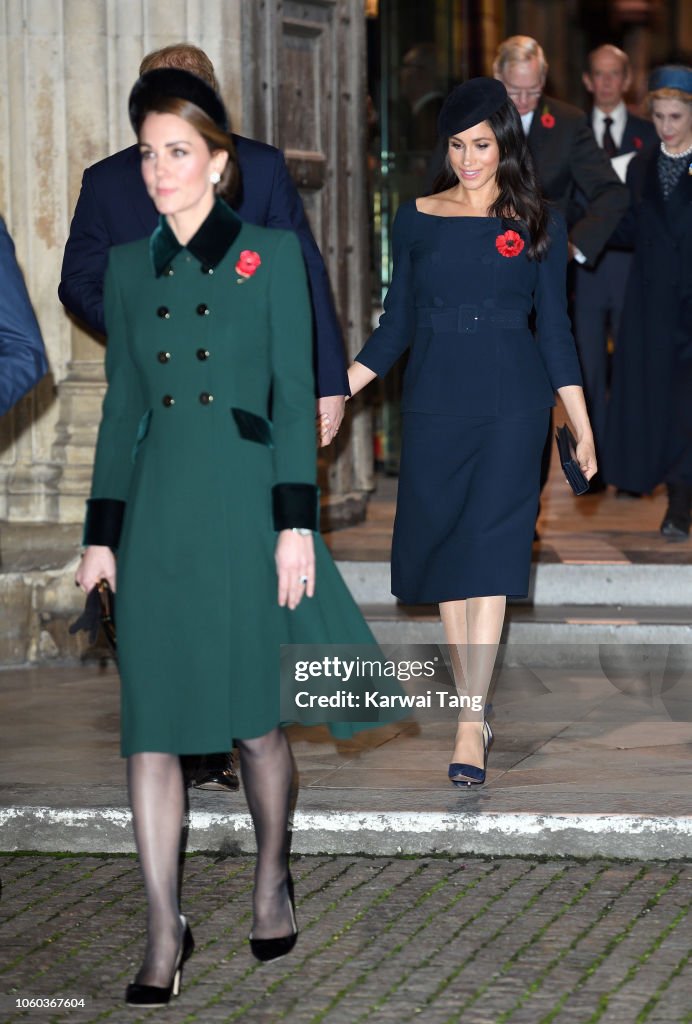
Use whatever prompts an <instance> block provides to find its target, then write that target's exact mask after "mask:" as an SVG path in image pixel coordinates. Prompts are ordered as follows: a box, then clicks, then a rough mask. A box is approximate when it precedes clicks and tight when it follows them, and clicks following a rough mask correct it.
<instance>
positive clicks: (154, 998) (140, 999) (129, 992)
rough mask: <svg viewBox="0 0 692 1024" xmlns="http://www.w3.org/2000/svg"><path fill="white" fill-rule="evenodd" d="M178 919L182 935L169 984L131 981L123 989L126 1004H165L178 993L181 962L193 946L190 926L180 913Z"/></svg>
mask: <svg viewBox="0 0 692 1024" xmlns="http://www.w3.org/2000/svg"><path fill="white" fill-rule="evenodd" d="M180 920H181V922H182V925H183V936H182V938H181V940H180V946H179V948H178V956H177V957H176V961H175V967H174V969H173V977H172V978H171V983H170V985H164V986H160V985H139V984H138V983H137V982H136V981H133V982H132V984H131V985H128V986H127V989H126V990H125V1002H126V1003H127V1005H128V1006H167V1005H168V1003H169V1002H170V1001H171V996H172V995H173V996H177V995H180V983H181V981H182V977H183V964H184V963H185V961H186V960H189V959H190V957H191V956H192V952H193V950H194V948H195V940H194V939H193V938H192V932H191V931H190V926H189V924H188V923H187V921H186V919H185V918H184V917H183V915H182V914H181V915H180Z"/></svg>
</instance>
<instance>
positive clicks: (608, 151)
mask: <svg viewBox="0 0 692 1024" xmlns="http://www.w3.org/2000/svg"><path fill="white" fill-rule="evenodd" d="M612 123H613V119H612V117H604V118H603V124H604V125H605V128H604V129H603V149H604V151H605V155H606V156H607V157H608V159H609V160H612V158H613V157H614V156H617V152H618V148H617V146H616V145H615V139H614V138H613V136H612V135H611V134H610V126H611V124H612Z"/></svg>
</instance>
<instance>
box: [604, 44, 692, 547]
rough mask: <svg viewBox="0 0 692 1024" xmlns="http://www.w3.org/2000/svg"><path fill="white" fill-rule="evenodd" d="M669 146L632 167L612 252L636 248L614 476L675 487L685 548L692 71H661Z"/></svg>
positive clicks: (672, 499)
mask: <svg viewBox="0 0 692 1024" xmlns="http://www.w3.org/2000/svg"><path fill="white" fill-rule="evenodd" d="M647 100H648V104H649V109H650V111H651V118H652V121H653V123H654V127H655V129H656V132H657V134H658V137H659V139H660V145H658V146H656V147H655V148H654V149H653V150H650V151H648V152H643V153H641V154H640V155H638V156H636V157H635V158H634V159H633V160H632V161H631V163H630V165H629V168H628V172H627V184H628V185H629V187H630V190H631V193H632V205H631V208H630V211H629V213H628V214H627V216H626V217H625V218H624V220H623V222H622V224H621V225H620V227H619V228H618V230H617V232H616V233H615V235H614V236H613V239H612V240H611V244H612V243H614V244H616V245H623V246H628V247H631V248H633V249H634V259H633V263H632V270H631V271H630V275H629V279H628V283H627V292H626V295H625V302H624V307H623V313H622V321H621V325H620V331H619V334H618V338H617V343H616V348H615V357H614V362H613V380H612V388H611V400H610V406H609V410H608V431H607V435H606V444H605V450H604V462H605V474H604V475H605V478H606V479H607V480H608V481H610V482H611V483H613V484H615V485H616V487H619V488H621V489H623V490H627V491H638V492H649V491H652V490H653V489H654V488H655V487H656V486H657V485H658V484H661V483H665V484H666V487H667V490H668V508H667V510H666V513H665V515H664V518H663V522H662V523H661V533H662V534H663V536H664V537H666V538H667V539H668V540H671V541H684V540H686V539H687V537H688V536H689V532H690V510H691V508H692V68H689V67H683V66H681V65H674V64H669V65H666V66H664V67H661V68H658V69H656V70H655V71H654V72H652V74H651V77H650V79H649V93H648V97H647Z"/></svg>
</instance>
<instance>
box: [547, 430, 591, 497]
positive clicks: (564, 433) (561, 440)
mask: <svg viewBox="0 0 692 1024" xmlns="http://www.w3.org/2000/svg"><path fill="white" fill-rule="evenodd" d="M555 440H556V441H557V450H558V453H559V455H560V465H561V466H562V472H563V473H564V474H565V477H566V479H567V483H568V484H569V485H570V487H571V488H572V490H573V491H574V493H575V494H585V493H586V491H588V489H589V481H588V480H587V479H586V477H585V476H584V474H583V473H582V471H581V469H580V468H579V463H578V462H577V459H576V449H577V442H576V441H575V440H574V434H573V433H572V431H571V430H570V429H569V427H568V426H567V424H566V423H565V424H564V425H563V426H562V427H558V428H557V430H556V431H555Z"/></svg>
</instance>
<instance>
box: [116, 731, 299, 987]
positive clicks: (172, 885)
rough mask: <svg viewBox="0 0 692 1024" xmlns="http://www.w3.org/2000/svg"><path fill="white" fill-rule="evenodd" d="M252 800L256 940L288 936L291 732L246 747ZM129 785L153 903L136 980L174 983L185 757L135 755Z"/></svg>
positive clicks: (242, 744)
mask: <svg viewBox="0 0 692 1024" xmlns="http://www.w3.org/2000/svg"><path fill="white" fill-rule="evenodd" d="M238 748H239V750H240V763H241V771H242V778H243V786H244V789H245V795H246V798H247V802H248V807H249V809H250V815H251V816H252V822H253V825H254V828H255V838H256V841H257V865H256V868H255V890H254V897H253V924H252V934H253V937H254V938H256V939H268V938H274V937H275V936H279V935H288V934H289V933H290V932H291V931H292V919H291V914H290V909H289V901H288V890H287V884H286V883H287V879H288V859H287V854H288V814H289V807H290V800H291V790H292V782H293V758H292V755H291V748H290V746H289V743H288V740H287V739H286V736H285V734H284V732H283V731H282V730H281V729H279V728H276V729H272V731H271V732H269V733H266V735H264V736H258V737H257V738H255V739H251V740H239V741H238ZM127 781H128V788H129V792H130V805H131V807H132V817H133V825H134V831H135V841H136V843H137V852H138V854H139V862H140V866H141V868H142V874H143V875H144V888H145V892H146V897H147V907H148V909H147V946H146V952H145V955H144V962H143V963H142V966H141V968H140V970H139V973H138V974H137V977H136V978H135V981H136V982H137V983H138V984H140V985H158V986H162V987H163V986H165V985H168V984H170V981H171V976H172V974H173V968H174V965H175V959H176V956H177V952H178V948H179V945H180V940H181V936H182V928H181V923H180V910H179V906H178V879H179V857H180V837H181V829H182V825H183V815H184V809H185V790H184V786H183V775H182V770H181V766H180V758H179V757H178V756H177V754H158V753H143V754H133V755H131V756H130V757H129V758H128V761H127Z"/></svg>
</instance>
